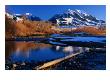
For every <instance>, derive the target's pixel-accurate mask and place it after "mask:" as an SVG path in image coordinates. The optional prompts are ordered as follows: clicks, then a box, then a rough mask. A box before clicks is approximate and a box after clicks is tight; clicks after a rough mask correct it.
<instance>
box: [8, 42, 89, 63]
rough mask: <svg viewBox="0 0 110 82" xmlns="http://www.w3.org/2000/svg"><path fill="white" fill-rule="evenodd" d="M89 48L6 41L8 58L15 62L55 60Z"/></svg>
mask: <svg viewBox="0 0 110 82" xmlns="http://www.w3.org/2000/svg"><path fill="white" fill-rule="evenodd" d="M87 50H89V48H86V47H73V46H67V47H61V46H55V45H54V46H52V45H50V44H44V43H35V42H6V60H8V59H10V60H11V61H12V62H13V63H15V62H24V61H26V62H31V61H34V62H39V61H47V60H54V59H57V58H61V57H64V56H66V55H70V54H74V53H77V52H84V51H87Z"/></svg>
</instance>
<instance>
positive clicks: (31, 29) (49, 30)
mask: <svg viewBox="0 0 110 82" xmlns="http://www.w3.org/2000/svg"><path fill="white" fill-rule="evenodd" d="M74 32H86V33H89V34H93V35H105V34H106V29H105V27H104V28H103V29H102V28H97V27H95V26H83V27H78V28H77V27H76V28H75V29H74V28H60V27H57V26H55V25H53V24H52V23H50V22H46V21H30V20H23V21H19V22H16V21H15V20H13V19H10V18H8V17H7V16H6V17H5V34H6V38H14V37H23V36H33V35H34V36H36V35H39V34H40V35H44V34H57V33H74Z"/></svg>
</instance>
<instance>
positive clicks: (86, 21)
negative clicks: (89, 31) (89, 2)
mask: <svg viewBox="0 0 110 82" xmlns="http://www.w3.org/2000/svg"><path fill="white" fill-rule="evenodd" d="M6 14H7V16H9V17H10V18H12V19H14V20H18V21H19V20H20V21H21V20H23V17H25V19H28V20H31V21H41V18H40V17H38V16H35V15H32V14H31V13H25V14H9V13H6ZM48 21H50V22H52V23H54V24H57V25H58V26H69V27H70V26H72V27H80V26H98V27H105V26H106V24H105V21H104V20H100V19H97V18H96V17H95V16H93V15H91V14H87V13H86V12H84V11H83V10H77V9H75V10H71V9H68V10H66V11H65V12H63V13H61V14H55V15H54V16H53V17H51V18H50V19H49V20H48Z"/></svg>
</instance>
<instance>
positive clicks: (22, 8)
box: [6, 5, 106, 20]
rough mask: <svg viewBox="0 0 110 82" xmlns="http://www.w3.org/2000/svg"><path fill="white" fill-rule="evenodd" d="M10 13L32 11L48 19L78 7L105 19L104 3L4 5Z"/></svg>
mask: <svg viewBox="0 0 110 82" xmlns="http://www.w3.org/2000/svg"><path fill="white" fill-rule="evenodd" d="M6 9H7V10H8V11H10V12H11V13H17V14H24V13H32V14H33V15H36V16H38V17H40V18H41V19H43V20H48V19H49V18H51V17H52V16H53V15H55V14H59V13H63V12H64V11H66V10H67V9H73V10H74V9H79V10H83V11H85V12H87V13H88V14H91V15H93V16H95V17H97V18H98V19H102V20H105V19H106V6H105V5H6Z"/></svg>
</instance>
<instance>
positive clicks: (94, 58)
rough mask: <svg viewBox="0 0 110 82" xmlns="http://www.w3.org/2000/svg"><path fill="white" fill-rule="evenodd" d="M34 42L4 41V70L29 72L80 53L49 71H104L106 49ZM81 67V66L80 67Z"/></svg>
mask: <svg viewBox="0 0 110 82" xmlns="http://www.w3.org/2000/svg"><path fill="white" fill-rule="evenodd" d="M53 43H55V42H52V44H49V43H48V44H47V43H39V42H35V41H28V42H26V41H6V43H5V47H6V49H5V51H6V52H5V53H6V55H5V69H21V70H23V69H24V70H31V69H34V68H35V67H36V66H41V65H43V64H44V63H46V62H49V61H52V60H56V59H59V58H63V57H66V56H68V55H71V54H75V53H78V52H81V54H79V55H77V56H75V57H74V58H70V59H68V60H66V61H63V62H61V63H59V64H57V65H55V66H54V67H51V69H67V70H68V69H79V70H81V69H84V70H87V69H92V70H94V69H95V70H102V69H103V70H104V69H106V48H90V47H80V46H77V47H75V46H74V45H72V46H69V45H66V46H62V45H58V44H59V43H58V42H57V45H54V44H53ZM80 65H81V66H80Z"/></svg>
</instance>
